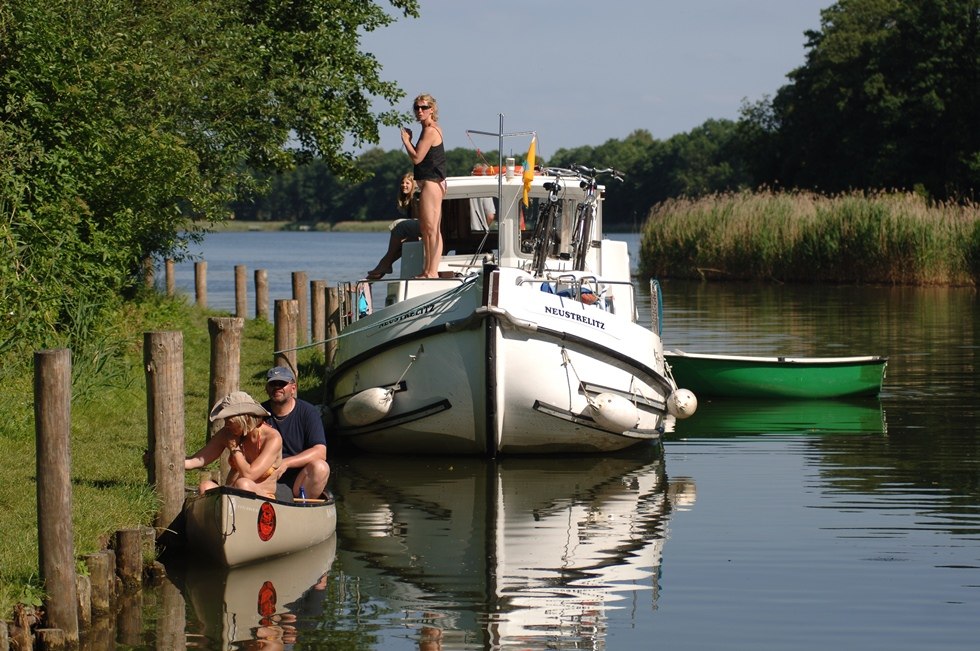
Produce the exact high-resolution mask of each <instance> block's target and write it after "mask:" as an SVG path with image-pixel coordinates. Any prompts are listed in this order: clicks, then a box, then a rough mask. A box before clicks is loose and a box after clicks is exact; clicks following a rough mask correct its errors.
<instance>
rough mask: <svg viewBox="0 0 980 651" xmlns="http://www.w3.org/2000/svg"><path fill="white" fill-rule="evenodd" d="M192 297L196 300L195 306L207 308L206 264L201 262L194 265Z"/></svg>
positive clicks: (203, 261) (204, 261)
mask: <svg viewBox="0 0 980 651" xmlns="http://www.w3.org/2000/svg"><path fill="white" fill-rule="evenodd" d="M194 296H195V297H196V299H197V306H198V307H203V308H206V307H207V306H208V262H207V260H201V261H200V262H195V263H194Z"/></svg>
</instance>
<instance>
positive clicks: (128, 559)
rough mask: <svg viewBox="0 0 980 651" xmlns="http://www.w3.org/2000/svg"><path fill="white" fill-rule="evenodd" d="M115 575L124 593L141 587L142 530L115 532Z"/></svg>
mask: <svg viewBox="0 0 980 651" xmlns="http://www.w3.org/2000/svg"><path fill="white" fill-rule="evenodd" d="M116 574H118V575H119V578H120V579H121V580H122V585H123V589H124V590H126V591H129V592H133V591H135V590H139V589H140V588H141V587H143V530H142V529H120V530H119V531H117V532H116Z"/></svg>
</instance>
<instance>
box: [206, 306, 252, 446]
mask: <svg viewBox="0 0 980 651" xmlns="http://www.w3.org/2000/svg"><path fill="white" fill-rule="evenodd" d="M244 327H245V321H244V319H238V318H235V317H211V318H209V319H208V332H209V333H210V335H211V376H210V381H209V382H208V405H211V406H213V405H214V404H215V403H216V402H218V401H219V400H221V399H222V398H224V397H225V396H226V395H228V394H229V393H231V392H233V391H238V389H239V387H240V385H239V382H240V380H239V376H240V375H241V350H242V328H244ZM209 409H210V407H209ZM218 424H220V423H208V437H207V438H208V440H211V437H212V436H214V435H215V434H216V433H217V432H218V429H219V428H218V427H216V425H218Z"/></svg>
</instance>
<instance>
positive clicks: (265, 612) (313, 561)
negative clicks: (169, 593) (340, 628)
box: [168, 536, 337, 650]
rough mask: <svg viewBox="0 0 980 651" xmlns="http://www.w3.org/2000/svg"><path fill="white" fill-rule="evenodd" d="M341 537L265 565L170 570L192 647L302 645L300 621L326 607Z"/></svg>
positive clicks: (273, 647) (187, 567)
mask: <svg viewBox="0 0 980 651" xmlns="http://www.w3.org/2000/svg"><path fill="white" fill-rule="evenodd" d="M336 553H337V537H336V536H331V537H330V538H328V539H327V540H325V541H324V542H322V543H320V544H318V545H315V546H313V547H310V548H309V549H306V550H303V551H300V552H296V553H294V554H289V555H287V556H282V557H280V558H276V559H272V560H269V561H265V562H261V563H253V564H250V565H245V566H241V567H236V568H230V569H229V568H223V567H219V566H217V565H216V564H214V563H208V564H207V565H204V564H191V565H188V566H186V567H168V576H169V577H170V578H171V580H172V581H173V582H174V583H175V584H177V585H178V586H179V587H180V589H181V591H182V592H183V594H184V598H185V600H186V602H187V605H188V623H187V639H188V646H195V647H201V648H219V649H269V650H273V649H282V648H285V647H286V646H288V645H291V644H292V643H294V642H295V641H296V639H297V634H298V626H297V618H298V616H303V617H309V616H310V615H311V613H315V612H318V611H319V610H320V609H322V607H323V601H324V598H325V594H326V593H325V590H326V588H327V580H328V576H329V571H330V568H331V565H333V562H334V558H335V557H336Z"/></svg>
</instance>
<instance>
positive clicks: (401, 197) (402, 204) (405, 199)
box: [396, 172, 419, 212]
mask: <svg viewBox="0 0 980 651" xmlns="http://www.w3.org/2000/svg"><path fill="white" fill-rule="evenodd" d="M406 179H408V180H409V181H411V182H412V191H411V192H409V193H408V194H405V193H404V192H402V182H403V181H405V180H406ZM418 189H419V184H418V183H416V182H415V175H414V174H412V173H411V172H409V173H408V174H406V175H405V176H403V177H402V180H401V181H399V182H398V200H397V202H396V203H397V204H398V210H400V211H402V212H405V211H406V210H407V209H408V206H409V204H411V203H412V201H413V200H414V199H415V193H416V192H417V191H418Z"/></svg>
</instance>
